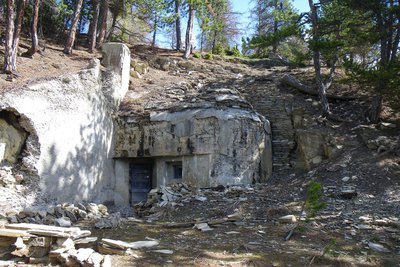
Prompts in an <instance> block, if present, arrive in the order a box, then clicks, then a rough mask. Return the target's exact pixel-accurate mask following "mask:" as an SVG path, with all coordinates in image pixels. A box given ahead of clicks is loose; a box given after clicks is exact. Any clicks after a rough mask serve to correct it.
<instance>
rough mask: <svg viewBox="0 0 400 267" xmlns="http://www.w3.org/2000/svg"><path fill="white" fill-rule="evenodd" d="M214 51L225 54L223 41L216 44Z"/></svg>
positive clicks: (217, 53)
mask: <svg viewBox="0 0 400 267" xmlns="http://www.w3.org/2000/svg"><path fill="white" fill-rule="evenodd" d="M212 53H213V54H215V55H220V56H223V55H225V48H224V46H223V45H222V44H221V43H217V44H216V45H215V46H214V49H213V51H212Z"/></svg>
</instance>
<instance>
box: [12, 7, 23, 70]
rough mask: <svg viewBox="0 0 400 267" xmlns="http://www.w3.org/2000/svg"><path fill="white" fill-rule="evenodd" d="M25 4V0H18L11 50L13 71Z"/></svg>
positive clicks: (15, 66)
mask: <svg viewBox="0 0 400 267" xmlns="http://www.w3.org/2000/svg"><path fill="white" fill-rule="evenodd" d="M25 4H26V0H18V4H17V17H16V20H15V28H14V38H13V52H12V55H13V57H12V59H11V64H12V66H13V71H16V70H17V53H18V44H19V37H20V35H21V26H22V20H23V18H24V12H25Z"/></svg>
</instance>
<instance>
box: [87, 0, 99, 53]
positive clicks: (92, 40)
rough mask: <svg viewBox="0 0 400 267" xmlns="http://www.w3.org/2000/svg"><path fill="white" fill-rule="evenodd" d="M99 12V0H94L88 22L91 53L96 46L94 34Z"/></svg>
mask: <svg viewBox="0 0 400 267" xmlns="http://www.w3.org/2000/svg"><path fill="white" fill-rule="evenodd" d="M99 14H100V0H95V1H94V13H93V19H92V22H91V23H90V28H91V30H90V31H89V32H90V37H89V38H90V40H89V53H93V52H94V49H95V47H96V35H97V24H98V21H99Z"/></svg>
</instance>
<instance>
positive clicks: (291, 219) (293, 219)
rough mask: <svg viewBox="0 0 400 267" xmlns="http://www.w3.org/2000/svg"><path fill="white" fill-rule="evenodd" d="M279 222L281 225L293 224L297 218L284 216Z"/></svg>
mask: <svg viewBox="0 0 400 267" xmlns="http://www.w3.org/2000/svg"><path fill="white" fill-rule="evenodd" d="M279 221H280V222H282V223H295V222H297V218H296V216H294V215H286V216H282V217H280V218H279Z"/></svg>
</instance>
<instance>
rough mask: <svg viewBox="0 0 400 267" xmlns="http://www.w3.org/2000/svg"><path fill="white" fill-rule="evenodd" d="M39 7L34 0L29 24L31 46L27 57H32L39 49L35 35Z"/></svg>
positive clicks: (37, 1) (38, 2) (36, 0)
mask: <svg viewBox="0 0 400 267" xmlns="http://www.w3.org/2000/svg"><path fill="white" fill-rule="evenodd" d="M39 7H40V0H35V3H34V8H33V17H32V23H31V38H32V46H31V48H30V49H29V51H28V52H27V54H28V55H29V56H33V55H34V54H35V53H36V52H37V51H38V49H39V48H38V47H39V39H38V34H37V26H38V20H39Z"/></svg>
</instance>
